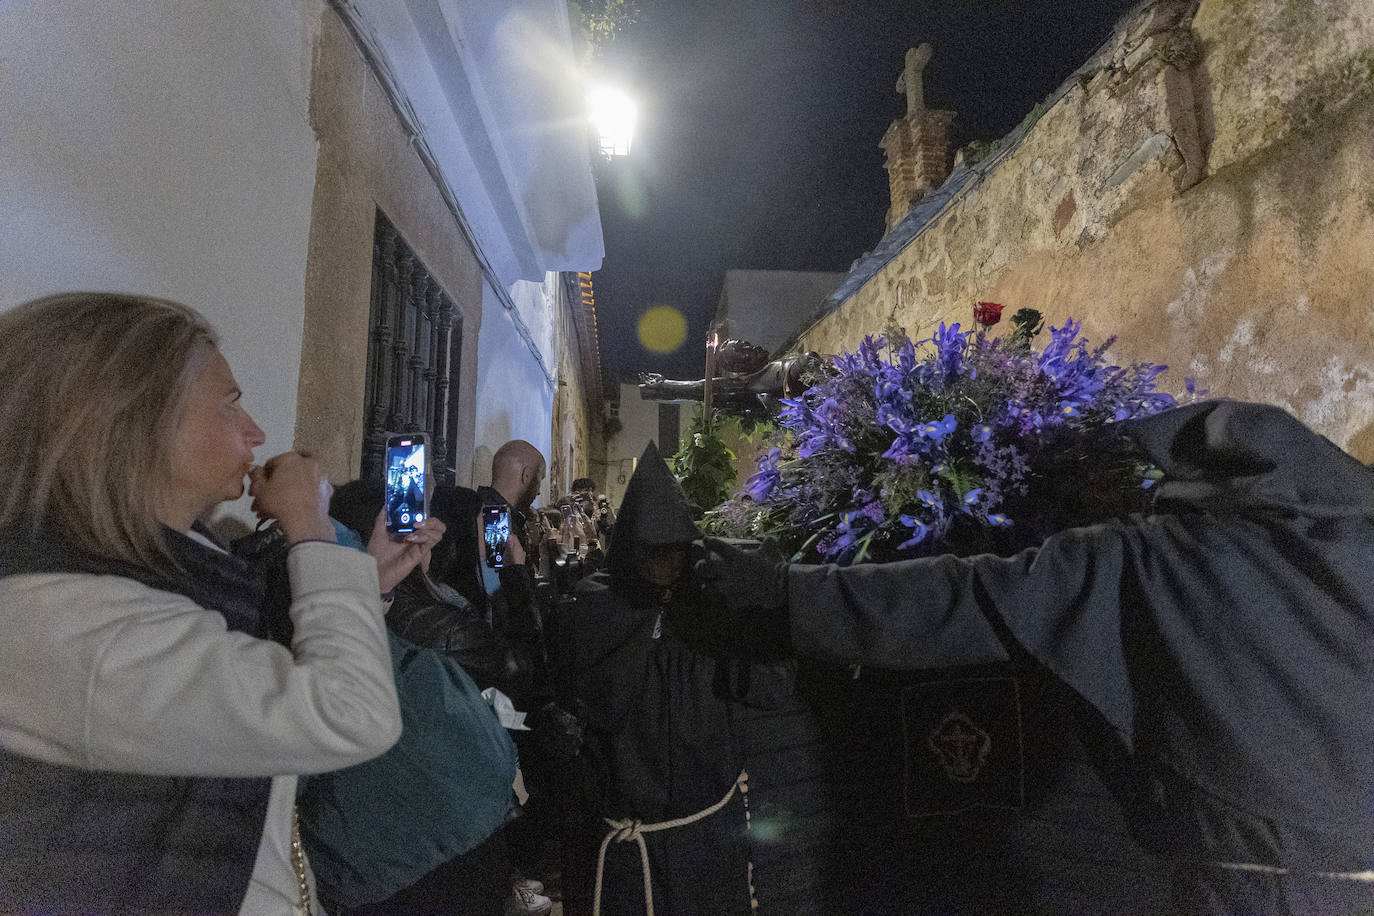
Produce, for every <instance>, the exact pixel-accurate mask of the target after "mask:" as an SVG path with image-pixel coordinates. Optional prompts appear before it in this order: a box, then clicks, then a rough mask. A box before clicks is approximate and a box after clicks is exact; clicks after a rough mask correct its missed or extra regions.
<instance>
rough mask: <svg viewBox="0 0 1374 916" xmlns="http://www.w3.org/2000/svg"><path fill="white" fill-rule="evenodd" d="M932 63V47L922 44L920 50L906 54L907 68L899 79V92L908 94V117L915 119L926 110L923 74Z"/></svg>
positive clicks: (903, 69) (913, 50)
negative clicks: (927, 65)
mask: <svg viewBox="0 0 1374 916" xmlns="http://www.w3.org/2000/svg"><path fill="white" fill-rule="evenodd" d="M928 63H930V45H929V44H927V43H925V42H922V43H921V46H920V47H919V48H911V49H910V50H908V51H907V52H906V66H905V67H903V68H902V75H901V76H899V77H897V91H898V92H905V93H906V116H907V117H908V118H910V117H915V116H918V115H920V114H921V112H923V111H925V110H926V99H925V88H924V85H923V84H922V81H921V73H922V71H924V70H925V68H926V64H928Z"/></svg>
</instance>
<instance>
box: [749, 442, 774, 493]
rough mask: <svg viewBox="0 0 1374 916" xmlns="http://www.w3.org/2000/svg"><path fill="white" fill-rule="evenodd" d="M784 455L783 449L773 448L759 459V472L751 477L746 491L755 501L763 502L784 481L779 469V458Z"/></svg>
mask: <svg viewBox="0 0 1374 916" xmlns="http://www.w3.org/2000/svg"><path fill="white" fill-rule="evenodd" d="M781 456H782V449H780V448H773V449H769V450H768V454H767V455H764V456H763V457H762V458H760V459H759V470H758V473H757V474H755V475H753V476H752V477H750V478H749V480H748V481H747V482H746V483H745V487H744V489H745V492H746V493H748V494H749V496H750V498H751V499H753V500H754V502H762V501H763V500H765V499H767V498H768V497H769V496H770V495H772V493H773V491H774V490H776V489H777V487H778V484H779V483H781V481H782V472H781V471H779V470H778V459H779V458H780V457H781Z"/></svg>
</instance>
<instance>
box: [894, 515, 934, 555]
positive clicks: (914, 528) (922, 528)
mask: <svg viewBox="0 0 1374 916" xmlns="http://www.w3.org/2000/svg"><path fill="white" fill-rule="evenodd" d="M897 520H898V521H899V522H901V523H902V524H903V525H905V526H906V527H907V528H910V529H911V537H909V538H907V539H906V540H905V541H902V543H900V544H898V545H897V549H898V550H905V549H906V548H908V547H915V546H916V545H917V544H919V543H921V542H922V541H924V540H925V538H926V535H927V534H929V533H930V526H929V525H927V524H926V523H925V522H923V521H921V520H920V519H919V518H917V517H916V516H914V515H902V516H899V517H898V519H897Z"/></svg>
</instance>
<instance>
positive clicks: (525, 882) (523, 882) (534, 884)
mask: <svg viewBox="0 0 1374 916" xmlns="http://www.w3.org/2000/svg"><path fill="white" fill-rule="evenodd" d="M510 883H511V887H523V888H524V889H525V890H527V891H532V892H533V893H536V894H542V893H544V882H543V881H537V880H535V879H534V878H525V877H522V876H520V875H516V876H515V877H514V878H512V879H511V882H510Z"/></svg>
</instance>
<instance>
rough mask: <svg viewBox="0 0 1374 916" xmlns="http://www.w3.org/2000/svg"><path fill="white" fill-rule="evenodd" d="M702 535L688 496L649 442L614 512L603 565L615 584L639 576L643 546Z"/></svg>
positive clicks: (635, 580)
mask: <svg viewBox="0 0 1374 916" xmlns="http://www.w3.org/2000/svg"><path fill="white" fill-rule="evenodd" d="M700 537H701V531H700V530H698V528H697V526H696V522H695V521H693V520H692V511H691V509H690V508H689V507H688V504H687V497H686V496H684V495H683V493H682V487H680V486H678V482H677V480H676V478H674V477H673V474H672V472H671V471H669V470H668V465H667V464H666V463H665V462H664V460H663V458H662V456H660V455H659V453H658V446H656V445H654V443H652V442H650V443H649V445H648V447H647V448H645V449H644V454H642V455H640V456H639V465H638V467H636V468H635V472H634V475H633V476H631V477H630V484H629V486H628V487H626V488H625V498H624V500H622V501H621V503H620V511H619V512H618V513H617V514H616V520H615V529H614V531H613V532H612V535H611V546H610V548H609V549H608V550H607V551H606V569H607V571H608V572H609V573H610V577H611V583H612V585H615V586H616V587H622V586H625V585H629V584H631V583H632V582H637V581H638V580H639V576H638V573H637V572H636V558H637V556H638V554H639V552H640V551H641V550H643V549H644V548H646V547H662V546H667V545H670V544H690V543H691V542H692V541H695V540H697V539H698V538H700Z"/></svg>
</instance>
